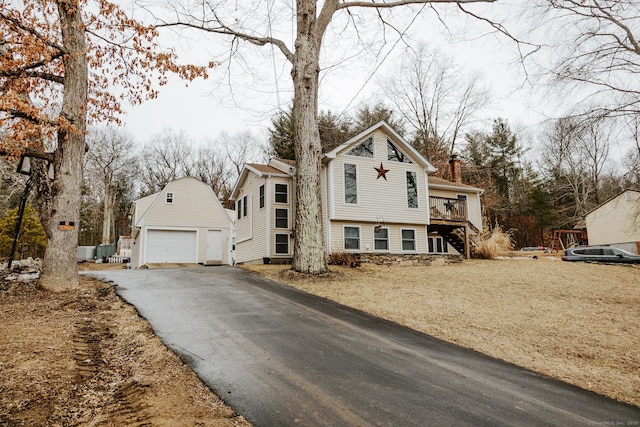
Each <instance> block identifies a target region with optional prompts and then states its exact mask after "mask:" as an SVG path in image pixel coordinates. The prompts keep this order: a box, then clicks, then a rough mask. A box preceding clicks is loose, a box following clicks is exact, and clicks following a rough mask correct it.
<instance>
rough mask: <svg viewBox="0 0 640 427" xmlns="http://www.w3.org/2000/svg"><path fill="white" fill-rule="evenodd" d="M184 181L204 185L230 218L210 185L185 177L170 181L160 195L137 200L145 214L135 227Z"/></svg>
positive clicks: (139, 218) (140, 217)
mask: <svg viewBox="0 0 640 427" xmlns="http://www.w3.org/2000/svg"><path fill="white" fill-rule="evenodd" d="M184 180H189V181H193V182H192V185H204V186H205V187H207V189H208V190H209V192H210V193H211V197H212V198H213V200H215V202H216V203H217V204H218V205H219V206H220V209H222V210H223V211H224V213H225V215H227V216H228V217H229V213H228V212H227V211H226V209H224V206H222V203H221V202H220V200H219V199H218V197H217V196H216V195H215V193H214V192H213V189H212V188H211V187H210V186H209V185H207V184H205V183H204V182H202V181H200V180H198V179H196V178H192V177H189V176H185V177H182V178H178V179H175V180H173V181H170V182H169V183H168V184H167V185H166V186H165V187H164V188H163V189H162V191H160V192H158V193H154V194H151V195H149V196H146V197H143V198H141V199H138V200H135V201H134V202H133V203H135V204H136V205H138V206H140V207H141V208H143V209H144V212H140V215H139V217H138V218H137V221H135V220H136V219H135V218H134V221H135V223H134V224H133V225H134V226H138V225H139V224H140V223H142V220H143V219H144V217H146V216H147V214H148V213H149V212H150V211H151V210H152V209H153V207H154V206H155V205H156V204H157V203H158V201H159V200H161V199H162V196H163V195H164V194H165V193H166V192H167V190H170V189H171V188H170V187H172V186H173V185H174V184H175V183H176V182H178V181H184ZM229 221H231V217H229Z"/></svg>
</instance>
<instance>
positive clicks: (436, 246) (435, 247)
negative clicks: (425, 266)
mask: <svg viewBox="0 0 640 427" xmlns="http://www.w3.org/2000/svg"><path fill="white" fill-rule="evenodd" d="M428 240H429V253H432V254H446V253H449V245H447V241H446V240H444V239H443V238H442V237H441V236H430V237H429V239H428Z"/></svg>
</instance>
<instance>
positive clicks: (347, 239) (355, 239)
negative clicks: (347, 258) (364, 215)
mask: <svg viewBox="0 0 640 427" xmlns="http://www.w3.org/2000/svg"><path fill="white" fill-rule="evenodd" d="M343 233H344V249H345V250H347V251H359V250H360V227H344V231H343Z"/></svg>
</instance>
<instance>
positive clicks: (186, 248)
mask: <svg viewBox="0 0 640 427" xmlns="http://www.w3.org/2000/svg"><path fill="white" fill-rule="evenodd" d="M146 262H147V263H156V262H170V263H174V262H176V263H179V262H182V263H195V262H198V245H197V239H196V232H195V231H180V230H149V231H148V232H147V260H146Z"/></svg>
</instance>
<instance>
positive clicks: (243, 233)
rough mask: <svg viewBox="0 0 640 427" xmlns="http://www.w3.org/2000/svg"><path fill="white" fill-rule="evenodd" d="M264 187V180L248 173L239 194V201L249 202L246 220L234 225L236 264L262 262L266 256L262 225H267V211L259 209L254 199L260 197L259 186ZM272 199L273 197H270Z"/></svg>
mask: <svg viewBox="0 0 640 427" xmlns="http://www.w3.org/2000/svg"><path fill="white" fill-rule="evenodd" d="M262 185H265V189H266V188H267V187H266V179H265V178H262V177H258V176H257V175H256V174H254V173H253V172H249V177H248V178H247V180H246V181H245V184H244V187H243V188H242V191H241V192H240V194H238V198H239V200H243V199H244V197H245V196H249V197H247V199H248V200H254V202H253V203H252V202H249V203H248V204H249V206H248V208H247V209H248V212H247V213H248V218H243V219H241V220H239V221H238V222H237V223H236V262H239V263H242V262H247V261H253V260H260V261H262V258H263V257H266V256H268V255H267V233H268V232H269V231H268V229H265V227H264V224H266V223H267V218H268V210H267V209H260V208H259V202H258V203H256V202H255V199H256V198H258V199H259V197H260V186H262ZM271 197H273V196H271ZM268 198H269V196H268V195H267V196H266V201H265V203H267V204H268V203H269V202H268Z"/></svg>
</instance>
